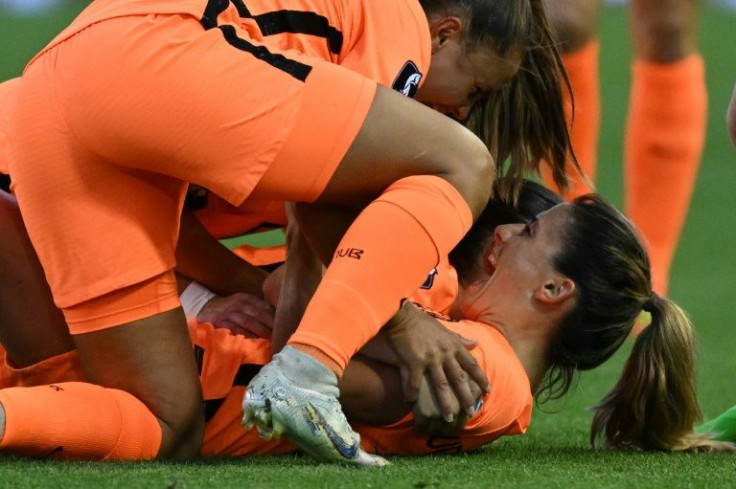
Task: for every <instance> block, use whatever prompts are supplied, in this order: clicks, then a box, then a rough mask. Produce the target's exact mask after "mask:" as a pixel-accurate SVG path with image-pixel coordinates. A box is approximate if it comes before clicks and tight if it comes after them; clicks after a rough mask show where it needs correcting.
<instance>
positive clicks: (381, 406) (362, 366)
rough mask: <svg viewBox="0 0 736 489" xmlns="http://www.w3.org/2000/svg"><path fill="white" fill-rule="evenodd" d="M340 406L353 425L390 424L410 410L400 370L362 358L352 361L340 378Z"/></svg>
mask: <svg viewBox="0 0 736 489" xmlns="http://www.w3.org/2000/svg"><path fill="white" fill-rule="evenodd" d="M340 404H341V405H342V407H343V410H344V412H345V414H346V416H347V417H348V419H349V420H350V421H351V422H357V423H367V424H373V425H387V424H391V423H395V422H396V421H399V420H400V419H401V418H403V417H404V416H406V415H407V414H408V413H409V412H410V411H411V405H409V404H407V403H406V401H405V400H404V395H403V392H402V389H401V376H400V374H399V369H398V368H396V367H393V366H391V365H387V364H385V363H382V362H378V361H376V360H372V359H370V358H367V357H365V356H363V355H356V356H355V357H353V358H352V359H351V360H350V363H348V366H347V368H346V369H345V373H344V374H343V376H342V377H341V378H340Z"/></svg>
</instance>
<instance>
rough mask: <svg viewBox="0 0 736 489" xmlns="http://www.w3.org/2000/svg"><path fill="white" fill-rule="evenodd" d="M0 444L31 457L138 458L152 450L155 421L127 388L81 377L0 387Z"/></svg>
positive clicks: (157, 433) (157, 440) (157, 436)
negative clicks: (1, 418)
mask: <svg viewBox="0 0 736 489" xmlns="http://www.w3.org/2000/svg"><path fill="white" fill-rule="evenodd" d="M0 404H2V407H3V410H4V411H5V431H4V433H3V436H2V440H0V450H3V451H6V452H10V453H14V454H18V455H25V456H31V457H44V458H48V457H51V458H54V459H73V460H138V459H151V458H154V457H155V456H156V454H157V453H158V450H159V448H160V445H161V427H160V425H159V423H158V420H157V419H156V417H155V416H154V415H153V414H152V413H151V412H150V411H149V410H148V408H147V407H146V406H145V405H144V404H143V403H142V402H141V401H139V400H138V399H137V398H135V397H134V396H132V395H131V394H128V393H127V392H124V391H121V390H116V389H106V388H104V387H100V386H97V385H94V384H86V383H82V382H64V383H60V384H51V385H44V386H38V387H14V388H10V389H3V390H0Z"/></svg>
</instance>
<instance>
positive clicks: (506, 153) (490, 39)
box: [420, 0, 581, 197]
mask: <svg viewBox="0 0 736 489" xmlns="http://www.w3.org/2000/svg"><path fill="white" fill-rule="evenodd" d="M420 3H421V4H422V7H423V8H424V10H425V12H427V13H428V14H430V13H438V12H440V13H442V12H457V13H458V14H460V15H461V16H462V18H464V19H467V21H466V25H467V31H466V41H467V43H468V45H469V46H471V47H479V46H491V47H493V48H494V49H495V50H496V51H497V52H498V53H499V54H501V55H505V54H506V53H507V52H508V51H509V50H510V49H513V48H515V47H517V46H518V47H522V48H523V49H524V55H523V58H522V62H521V67H520V69H519V73H518V74H517V75H516V76H515V77H514V78H513V79H512V80H511V81H510V82H509V83H508V84H507V85H506V86H505V87H504V88H502V89H501V90H498V91H497V92H495V93H493V94H491V95H490V96H489V97H487V98H486V99H484V100H483V101H481V102H478V103H477V104H476V105H475V106H474V107H473V110H472V111H471V113H470V115H469V117H468V120H467V121H466V125H467V126H468V127H469V128H470V129H471V130H472V131H473V132H475V133H476V134H477V135H478V136H479V137H480V138H481V139H482V140H483V141H484V142H485V143H486V145H487V146H488V147H489V148H490V150H491V153H492V154H493V155H494V156H495V157H496V160H497V161H498V162H499V164H498V165H497V168H498V172H499V176H500V175H501V174H502V173H506V174H507V175H508V176H510V177H512V179H511V180H508V182H510V185H509V186H508V187H506V188H501V189H500V191H501V193H502V195H504V196H505V197H507V196H509V195H511V196H516V195H517V194H518V191H519V190H520V188H521V184H522V179H523V177H524V176H528V175H531V174H537V173H538V172H539V165H540V163H541V162H542V161H546V162H547V163H548V164H549V165H550V167H551V169H552V176H553V178H554V181H555V183H556V184H557V186H558V187H559V188H560V189H561V190H564V189H565V188H567V186H568V179H567V174H566V172H565V165H566V162H569V164H570V165H571V166H572V168H573V169H575V170H576V171H578V172H580V171H581V170H580V166H579V165H578V162H577V160H576V159H575V155H574V152H573V150H572V146H571V144H570V135H569V130H568V123H567V122H566V120H565V113H564V107H563V98H562V85H561V84H563V83H564V85H565V89H566V90H568V92H570V83H569V80H568V79H567V75H566V74H565V69H564V67H563V66H562V61H561V59H560V56H559V53H558V51H557V49H556V47H555V43H554V40H553V36H552V31H551V29H550V26H549V22H548V20H547V15H546V12H545V10H544V6H543V2H542V0H420ZM571 99H572V95H571ZM504 162H507V163H508V164H506V165H504V164H503V163H504Z"/></svg>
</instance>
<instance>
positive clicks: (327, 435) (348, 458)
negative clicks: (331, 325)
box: [243, 347, 388, 466]
mask: <svg viewBox="0 0 736 489" xmlns="http://www.w3.org/2000/svg"><path fill="white" fill-rule="evenodd" d="M294 367H296V368H294ZM284 369H286V370H288V371H289V372H294V371H296V372H298V377H299V380H300V381H301V380H303V381H304V383H303V385H306V386H309V387H312V388H311V389H310V388H307V387H300V386H298V385H296V384H295V383H294V382H292V381H291V380H290V379H289V378H288V377H286V375H285V374H284V372H283V370H284ZM316 380H321V381H322V382H315V381H316ZM316 389H319V390H320V391H324V393H323V392H318V391H317V390H316ZM337 393H338V390H337V378H336V377H335V375H334V374H333V373H332V372H331V371H330V370H329V369H328V368H327V367H325V366H324V365H322V364H321V363H319V362H318V361H316V360H314V359H313V358H312V357H310V356H309V355H306V354H304V353H301V352H299V351H298V350H295V349H293V348H291V347H286V348H285V349H284V350H283V351H282V352H281V353H279V354H278V355H276V356H274V360H273V361H272V362H271V363H269V364H268V365H266V366H265V367H263V368H262V369H261V371H260V372H259V373H258V375H256V376H255V377H254V378H253V380H251V382H250V384H249V385H248V389H247V391H246V393H245V397H244V399H243V426H244V427H245V428H246V429H249V428H251V427H253V426H255V427H256V428H258V432H259V434H260V435H261V437H262V438H264V439H266V440H270V439H272V438H277V437H279V436H281V435H284V436H286V437H287V438H289V439H290V440H291V441H293V442H294V443H295V444H297V445H298V446H299V447H300V448H301V449H302V450H304V451H305V452H306V453H308V454H309V455H311V456H312V457H314V458H316V459H317V460H321V461H325V462H344V463H348V464H353V465H360V466H383V465H388V461H386V460H385V459H384V458H382V457H379V456H376V455H371V454H369V453H367V452H366V451H365V450H363V449H362V448H361V447H360V436H359V435H358V434H357V433H356V432H355V431H353V429H352V428H351V427H350V425H349V424H348V421H347V419H346V418H345V415H344V414H343V412H342V408H341V407H340V402H339V401H338V400H337Z"/></svg>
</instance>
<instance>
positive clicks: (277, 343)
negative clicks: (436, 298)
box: [271, 219, 323, 353]
mask: <svg viewBox="0 0 736 489" xmlns="http://www.w3.org/2000/svg"><path fill="white" fill-rule="evenodd" d="M286 246H287V252H286V263H285V264H284V273H283V275H282V282H281V287H280V292H279V297H278V304H277V306H276V315H275V317H274V328H273V334H272V337H271V340H272V348H273V351H274V353H276V352H278V351H280V350H281V349H282V348H283V347H284V345H286V342H287V341H288V339H289V337H290V336H291V335H292V333H293V332H294V331H295V330H296V328H297V326H298V325H299V321H301V318H302V316H303V315H304V311H305V310H306V308H307V304H308V303H309V301H310V299H311V298H312V295H314V291H315V290H316V289H317V286H318V285H319V282H320V280H322V271H323V267H322V262H321V260H320V259H319V257H318V256H317V255H316V254H315V253H314V252H313V251H312V248H311V247H310V246H309V244H308V243H307V241H306V239H305V238H304V236H303V235H302V234H301V232H300V230H299V227H298V225H297V224H296V221H295V220H293V219H292V220H290V222H289V225H288V227H287V231H286Z"/></svg>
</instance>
